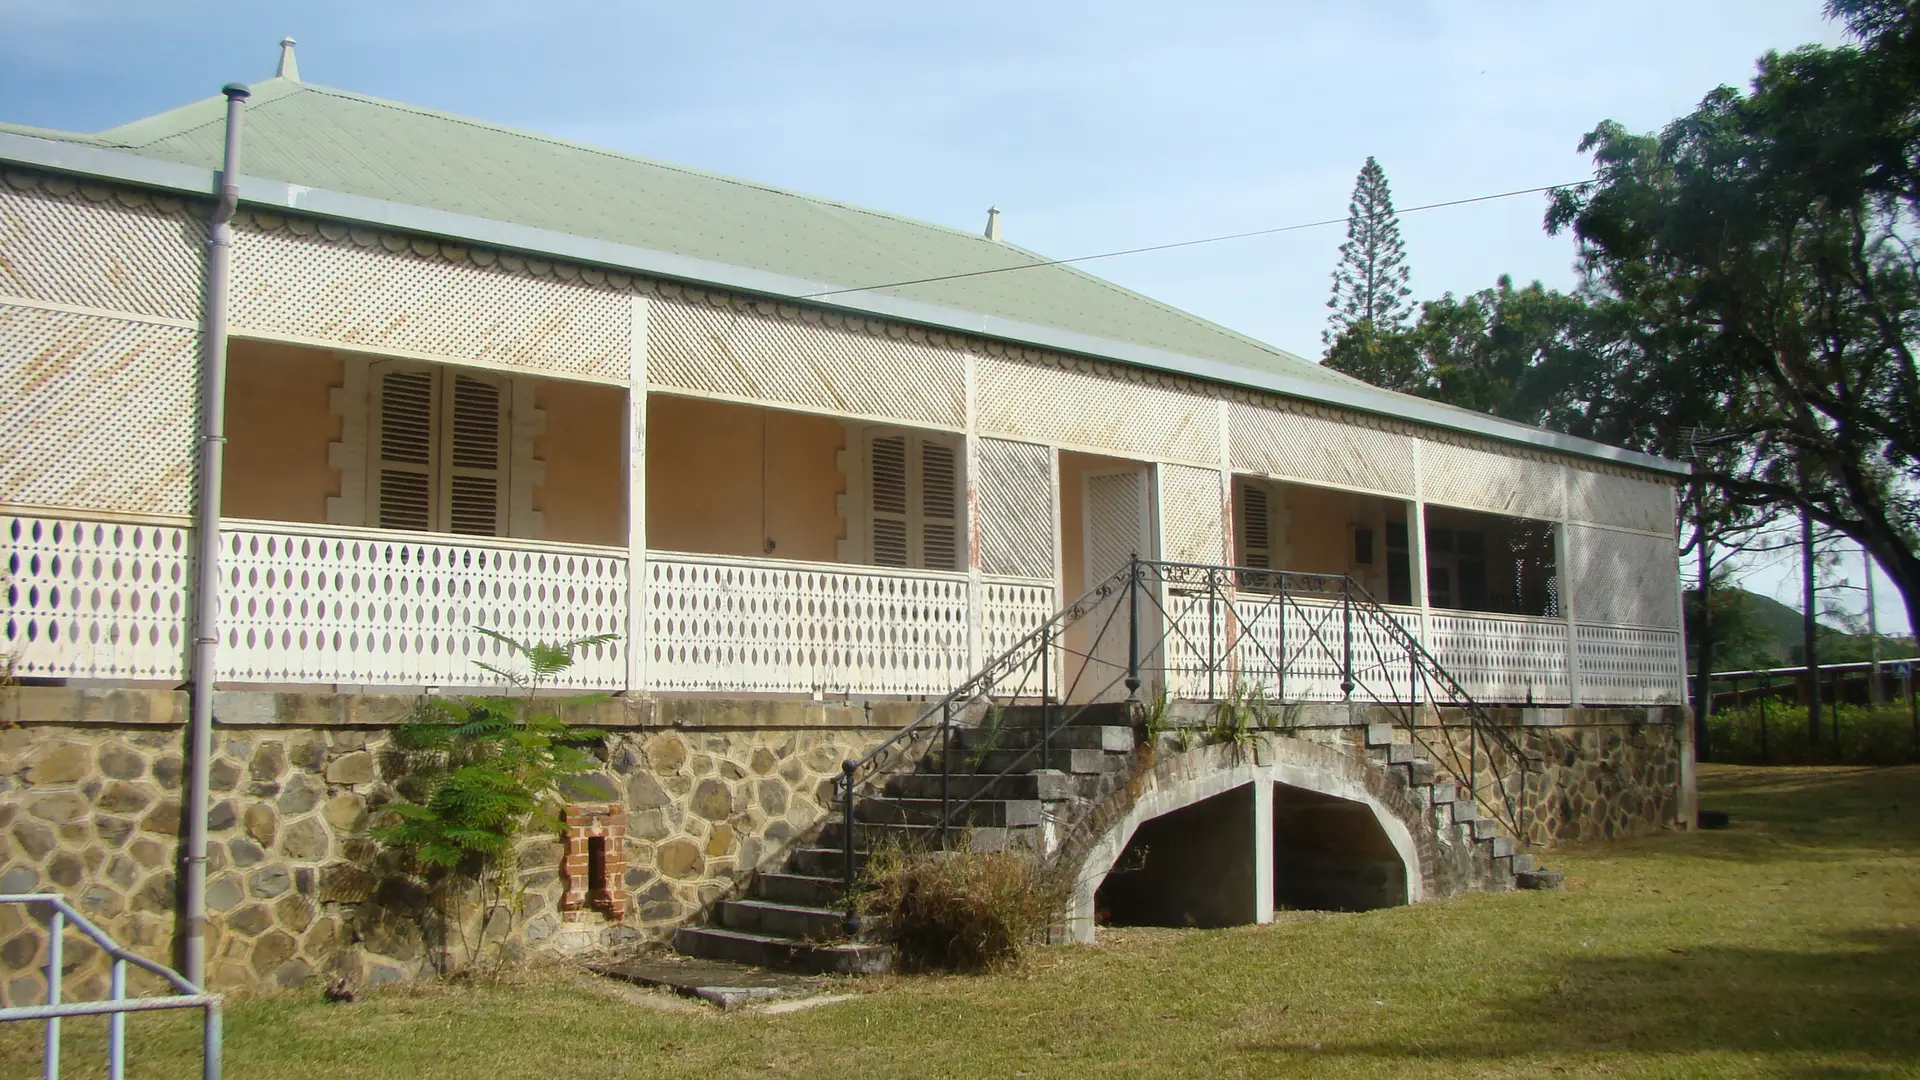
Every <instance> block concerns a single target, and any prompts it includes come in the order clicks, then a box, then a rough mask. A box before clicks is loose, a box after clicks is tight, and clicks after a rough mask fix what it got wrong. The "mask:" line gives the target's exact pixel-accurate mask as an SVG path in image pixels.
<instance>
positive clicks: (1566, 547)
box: [1553, 465, 1580, 705]
mask: <svg viewBox="0 0 1920 1080" xmlns="http://www.w3.org/2000/svg"><path fill="white" fill-rule="evenodd" d="M1572 523H1573V470H1572V469H1571V468H1569V467H1568V466H1566V465H1562V466H1560V525H1559V527H1558V528H1556V529H1555V530H1554V531H1553V532H1554V538H1553V576H1554V579H1555V581H1556V582H1557V583H1558V585H1559V589H1560V614H1561V615H1562V616H1563V617H1564V618H1565V619H1566V623H1567V704H1569V705H1578V704H1580V631H1579V628H1578V626H1577V624H1575V622H1574V620H1573V589H1572V587H1571V580H1572V579H1571V576H1570V574H1569V571H1570V570H1572V568H1573V529H1572V528H1571V526H1572Z"/></svg>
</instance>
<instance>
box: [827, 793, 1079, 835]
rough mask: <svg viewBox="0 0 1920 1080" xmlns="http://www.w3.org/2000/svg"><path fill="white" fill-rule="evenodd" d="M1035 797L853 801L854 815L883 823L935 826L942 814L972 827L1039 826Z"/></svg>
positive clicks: (952, 821) (1039, 806)
mask: <svg viewBox="0 0 1920 1080" xmlns="http://www.w3.org/2000/svg"><path fill="white" fill-rule="evenodd" d="M1042 809H1043V806H1042V803H1041V802H1040V801H1039V800H1037V799H980V800H976V801H974V802H971V803H969V802H966V801H965V800H962V799H950V800H947V801H945V802H942V801H941V800H939V799H896V798H865V799H861V800H860V801H859V802H857V803H855V804H854V807H853V815H854V817H855V818H857V819H859V820H860V821H862V822H871V823H875V824H882V825H938V824H940V823H941V820H942V815H943V814H945V815H947V816H946V823H947V824H948V825H951V826H955V827H960V826H972V827H973V828H976V829H977V828H981V827H987V828H1017V827H1019V826H1022V825H1039V824H1041V823H1042V822H1043V821H1045V820H1046V818H1045V815H1044V814H1043V812H1042Z"/></svg>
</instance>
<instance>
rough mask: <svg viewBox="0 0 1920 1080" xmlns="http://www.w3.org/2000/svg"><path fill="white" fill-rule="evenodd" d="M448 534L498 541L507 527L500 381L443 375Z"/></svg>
mask: <svg viewBox="0 0 1920 1080" xmlns="http://www.w3.org/2000/svg"><path fill="white" fill-rule="evenodd" d="M446 375H447V387H446V390H447V394H446V399H445V400H446V401H447V406H448V407H447V408H446V409H445V410H444V415H446V416H447V418H448V422H447V423H446V425H445V427H446V440H447V445H446V456H445V458H444V460H445V462H446V487H445V499H446V503H445V505H446V508H447V509H446V517H445V521H446V524H445V525H444V526H442V527H443V528H445V529H446V531H448V532H454V533H464V534H466V535H468V536H500V535H503V534H504V533H505V532H506V531H507V530H506V523H507V433H508V427H507V392H506V387H505V386H503V385H501V384H500V383H499V382H495V381H492V380H488V379H483V378H474V377H472V376H470V375H463V374H460V373H457V372H451V371H449V372H447V373H446Z"/></svg>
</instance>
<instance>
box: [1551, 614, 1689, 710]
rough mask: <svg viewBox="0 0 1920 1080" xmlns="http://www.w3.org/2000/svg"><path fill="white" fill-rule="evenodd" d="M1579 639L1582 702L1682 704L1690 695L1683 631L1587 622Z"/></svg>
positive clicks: (1582, 626) (1591, 703) (1580, 630)
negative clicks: (1683, 662)
mask: <svg viewBox="0 0 1920 1080" xmlns="http://www.w3.org/2000/svg"><path fill="white" fill-rule="evenodd" d="M1578 635H1579V642H1580V700H1581V701H1582V702H1584V703H1586V704H1590V705H1655V704H1675V705H1677V704H1679V703H1681V701H1682V700H1683V699H1684V698H1685V697H1686V689H1687V688H1686V675H1685V674H1684V672H1683V671H1682V668H1681V655H1680V632H1679V631H1678V630H1660V629H1652V628H1648V627H1637V626H1590V625H1586V624H1582V625H1581V626H1580V627H1579V629H1578Z"/></svg>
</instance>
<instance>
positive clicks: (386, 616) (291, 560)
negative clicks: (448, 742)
mask: <svg viewBox="0 0 1920 1080" xmlns="http://www.w3.org/2000/svg"><path fill="white" fill-rule="evenodd" d="M220 540H221V552H220V576H221V583H220V605H221V619H220V621H221V625H220V632H221V640H220V649H219V663H220V677H221V679H222V680H223V681H228V682H242V683H296V684H298V683H309V684H310V683H323V684H324V683H333V684H352V685H363V686H496V685H499V683H500V682H501V679H500V677H499V676H497V675H494V674H492V673H490V672H488V671H486V670H485V669H483V668H482V667H480V664H481V663H486V664H490V665H493V666H495V667H499V668H503V669H505V670H508V671H511V670H513V669H514V668H513V658H512V657H511V656H510V655H508V651H507V649H506V647H505V646H504V645H502V644H501V643H500V642H499V641H497V640H495V639H493V638H490V637H488V636H487V635H485V634H482V633H480V632H479V631H478V629H477V628H479V627H485V628H487V629H489V630H493V631H495V632H497V633H500V634H505V635H507V636H508V637H511V638H514V639H517V640H521V641H527V642H541V643H550V642H560V641H570V640H574V639H578V638H583V637H589V636H592V635H596V634H615V635H618V636H619V639H618V640H616V641H613V642H608V643H606V644H602V645H597V646H593V647H591V648H589V649H586V650H583V651H582V652H581V653H580V654H578V655H577V656H576V658H575V661H574V665H573V666H572V667H571V668H569V669H568V670H567V671H566V673H565V674H564V675H563V676H562V677H561V678H560V679H559V680H558V684H559V685H563V686H566V687H570V688H578V689H595V690H619V689H624V688H625V687H626V684H627V662H626V641H625V637H626V625H627V558H626V552H625V551H624V550H623V549H619V548H592V547H585V546H579V545H570V544H548V543H542V542H538V541H525V540H492V539H484V538H479V537H453V536H446V535H440V534H424V533H403V532H397V531H393V530H385V529H381V530H374V529H341V528H335V527H332V526H320V525H288V524H280V523H274V522H262V521H229V522H226V523H224V524H223V525H222V529H221V537H220Z"/></svg>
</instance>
